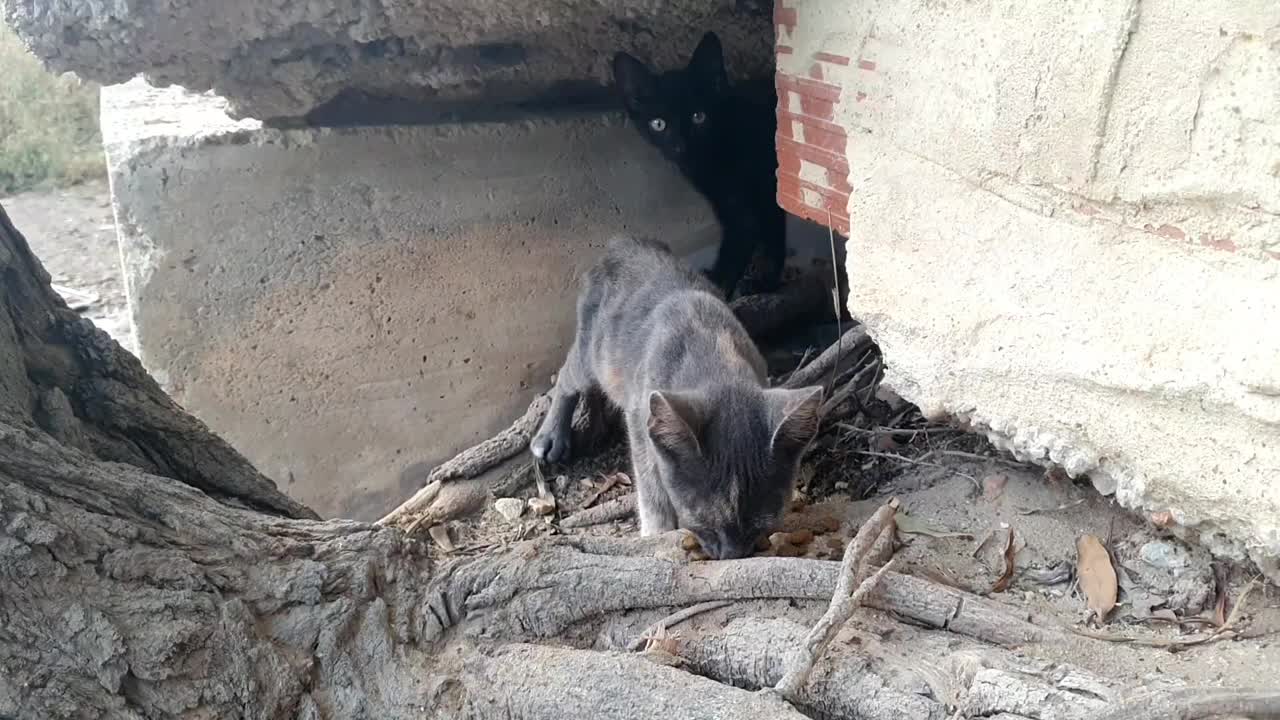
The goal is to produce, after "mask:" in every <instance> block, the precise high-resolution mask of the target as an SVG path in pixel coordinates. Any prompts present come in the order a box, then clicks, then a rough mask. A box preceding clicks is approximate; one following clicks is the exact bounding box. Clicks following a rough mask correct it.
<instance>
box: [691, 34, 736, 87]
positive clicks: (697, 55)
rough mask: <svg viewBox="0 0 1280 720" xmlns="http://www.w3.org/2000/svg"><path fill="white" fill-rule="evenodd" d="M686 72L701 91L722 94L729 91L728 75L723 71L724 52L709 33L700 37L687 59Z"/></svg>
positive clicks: (718, 39) (718, 41) (717, 38)
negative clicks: (699, 86) (690, 56)
mask: <svg viewBox="0 0 1280 720" xmlns="http://www.w3.org/2000/svg"><path fill="white" fill-rule="evenodd" d="M688 72H689V74H690V75H691V76H693V78H694V79H695V81H696V82H697V83H698V84H699V85H701V86H702V88H703V89H705V90H707V91H709V92H712V93H716V94H719V93H723V92H725V91H726V90H728V89H729V74H728V72H726V71H725V69H724V50H723V48H721V47H720V38H719V37H717V36H716V34H715V33H713V32H709V33H707V34H706V35H703V36H702V40H700V41H699V42H698V47H697V48H695V49H694V51H693V57H692V58H690V59H689V68H688Z"/></svg>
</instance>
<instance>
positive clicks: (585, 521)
mask: <svg viewBox="0 0 1280 720" xmlns="http://www.w3.org/2000/svg"><path fill="white" fill-rule="evenodd" d="M635 511H636V494H635V493H628V494H626V495H623V496H621V497H616V498H614V499H612V500H610V501H608V502H603V503H600V504H599V505H595V506H593V507H589V508H587V509H585V510H579V511H578V512H576V513H574V514H572V515H570V516H569V517H567V518H565V519H563V520H561V521H560V527H562V528H564V529H566V530H570V529H573V528H581V527H587V526H589V525H602V524H604V523H607V522H610V521H613V520H617V519H619V518H624V517H628V516H630V515H633V514H635Z"/></svg>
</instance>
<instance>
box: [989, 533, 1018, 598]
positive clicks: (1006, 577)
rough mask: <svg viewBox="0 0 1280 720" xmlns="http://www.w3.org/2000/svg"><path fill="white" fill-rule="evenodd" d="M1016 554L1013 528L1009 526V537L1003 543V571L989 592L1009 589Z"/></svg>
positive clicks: (1000, 591)
mask: <svg viewBox="0 0 1280 720" xmlns="http://www.w3.org/2000/svg"><path fill="white" fill-rule="evenodd" d="M1016 554H1017V553H1015V552H1014V550H1013V528H1009V539H1008V540H1006V541H1005V544H1004V573H1003V574H1002V575H1000V579H999V580H996V584H995V585H994V586H992V588H991V592H993V593H1002V592H1004V591H1005V590H1008V589H1009V583H1011V582H1013V568H1014V563H1013V557H1014V555H1016Z"/></svg>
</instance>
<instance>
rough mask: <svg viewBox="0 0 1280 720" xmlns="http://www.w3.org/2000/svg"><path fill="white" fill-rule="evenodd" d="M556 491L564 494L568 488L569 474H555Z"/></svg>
mask: <svg viewBox="0 0 1280 720" xmlns="http://www.w3.org/2000/svg"><path fill="white" fill-rule="evenodd" d="M555 485H556V493H557V494H560V495H564V494H565V493H566V492H568V490H569V476H568V475H557V476H556V479H555Z"/></svg>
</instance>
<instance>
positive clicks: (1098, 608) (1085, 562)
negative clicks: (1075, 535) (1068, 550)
mask: <svg viewBox="0 0 1280 720" xmlns="http://www.w3.org/2000/svg"><path fill="white" fill-rule="evenodd" d="M1076 553H1077V555H1078V556H1079V563H1078V571H1077V575H1078V576H1079V578H1080V589H1081V590H1084V595H1085V601H1086V603H1087V605H1088V607H1089V609H1090V610H1092V611H1093V613H1094V617H1096V618H1097V619H1098V622H1102V621H1104V620H1106V618H1107V615H1108V614H1109V613H1110V612H1111V611H1112V610H1113V609H1114V608H1115V606H1116V592H1117V581H1116V571H1115V568H1114V567H1112V565H1111V555H1110V554H1109V553H1108V552H1107V548H1106V547H1105V546H1103V544H1102V541H1101V540H1099V539H1098V538H1097V537H1096V536H1094V535H1081V536H1080V539H1079V540H1077V541H1076Z"/></svg>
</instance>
